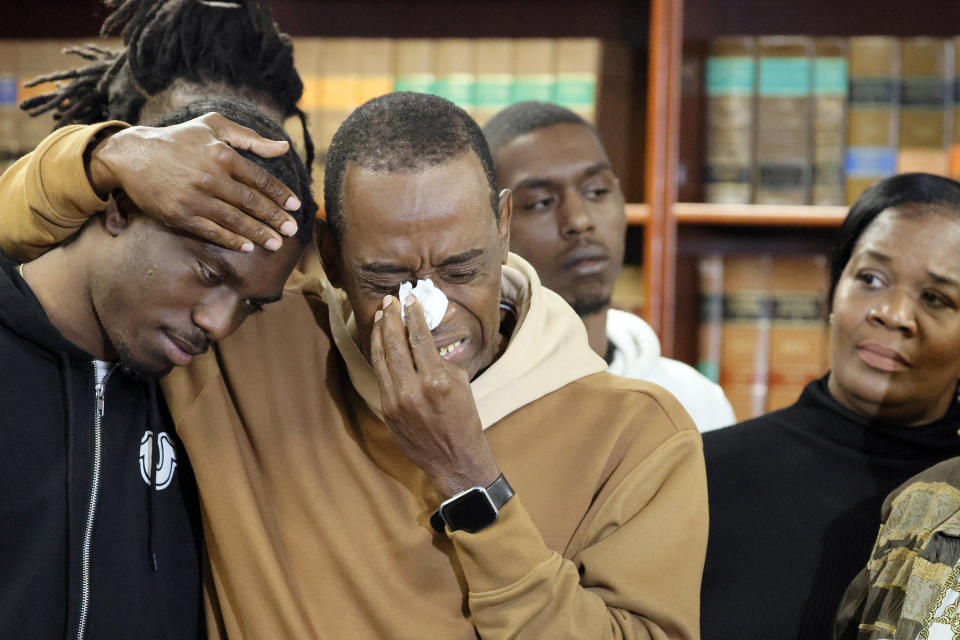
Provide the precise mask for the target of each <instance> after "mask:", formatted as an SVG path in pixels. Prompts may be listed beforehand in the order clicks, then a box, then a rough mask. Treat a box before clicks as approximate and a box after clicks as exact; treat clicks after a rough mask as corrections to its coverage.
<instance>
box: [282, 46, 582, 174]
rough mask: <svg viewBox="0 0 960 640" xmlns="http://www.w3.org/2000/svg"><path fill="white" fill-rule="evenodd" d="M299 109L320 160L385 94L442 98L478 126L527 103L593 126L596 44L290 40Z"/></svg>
mask: <svg viewBox="0 0 960 640" xmlns="http://www.w3.org/2000/svg"><path fill="white" fill-rule="evenodd" d="M293 43H294V61H295V64H296V66H297V69H298V70H299V72H300V75H301V77H302V78H303V83H304V93H303V98H302V100H301V108H302V109H303V110H304V112H306V114H307V117H308V122H309V123H310V126H309V129H310V133H311V135H312V136H313V139H314V143H315V145H316V147H317V150H318V152H319V154H318V155H319V157H320V158H321V159H322V156H323V150H324V149H326V147H327V146H328V145H329V142H330V139H331V138H332V137H333V134H334V133H335V132H336V130H337V127H339V126H340V123H341V122H343V120H344V119H345V118H346V117H347V115H349V113H350V112H351V111H352V110H353V109H355V108H356V107H357V106H359V105H360V104H362V103H363V102H365V101H366V100H368V99H370V98H373V97H375V96H378V95H381V94H384V93H388V92H390V91H416V92H421V93H431V94H434V95H439V96H441V97H444V98H447V99H448V100H451V101H452V102H454V103H456V104H458V105H459V106H461V107H462V108H463V109H465V110H466V111H467V112H468V113H470V115H471V116H473V117H474V119H475V120H477V122H479V123H480V124H481V125H483V124H485V123H486V122H487V121H488V120H489V119H490V117H491V116H493V115H494V114H495V113H497V112H498V111H500V110H501V109H503V108H505V107H507V106H509V105H511V104H514V103H516V102H521V101H524V100H539V101H543V102H553V103H556V104H560V105H562V106H565V107H568V108H569V109H571V110H573V111H574V112H576V113H578V114H579V115H581V116H582V117H584V118H585V119H586V120H587V121H588V122H593V121H594V114H595V107H596V89H597V79H598V75H599V67H600V58H601V41H600V40H597V39H593V38H529V39H528V38H489V39H486V38H475V39H468V38H437V39H421V38H411V39H386V38H294V40H293Z"/></svg>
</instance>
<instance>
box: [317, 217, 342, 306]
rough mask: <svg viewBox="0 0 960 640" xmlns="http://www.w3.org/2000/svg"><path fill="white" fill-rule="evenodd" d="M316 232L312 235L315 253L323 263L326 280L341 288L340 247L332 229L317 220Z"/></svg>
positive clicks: (324, 222) (327, 224)
mask: <svg viewBox="0 0 960 640" xmlns="http://www.w3.org/2000/svg"><path fill="white" fill-rule="evenodd" d="M317 223H318V224H317V230H316V233H315V234H314V237H315V238H316V243H317V251H319V253H320V262H321V263H323V272H324V273H326V274H327V280H329V281H330V284H332V285H333V286H335V287H336V288H338V289H342V288H343V272H342V271H341V269H340V246H339V245H338V244H337V239H336V238H335V237H334V236H333V228H332V227H331V226H330V223H329V222H327V221H326V220H317Z"/></svg>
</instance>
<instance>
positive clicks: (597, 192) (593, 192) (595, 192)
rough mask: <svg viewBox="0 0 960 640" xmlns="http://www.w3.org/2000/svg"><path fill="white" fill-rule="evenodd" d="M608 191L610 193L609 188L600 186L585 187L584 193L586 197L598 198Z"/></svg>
mask: <svg viewBox="0 0 960 640" xmlns="http://www.w3.org/2000/svg"><path fill="white" fill-rule="evenodd" d="M608 193H610V189H608V188H606V187H600V188H597V189H587V190H586V192H585V193H584V195H586V197H587V198H588V199H590V200H599V199H600V198H602V197H603V196H605V195H607V194H608Z"/></svg>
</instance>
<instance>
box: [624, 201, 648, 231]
mask: <svg viewBox="0 0 960 640" xmlns="http://www.w3.org/2000/svg"><path fill="white" fill-rule="evenodd" d="M649 219H650V207H649V206H647V205H645V204H628V205H627V223H628V224H631V225H634V226H641V227H642V226H643V225H645V224H647V221H648V220H649Z"/></svg>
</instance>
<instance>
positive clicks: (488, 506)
mask: <svg viewBox="0 0 960 640" xmlns="http://www.w3.org/2000/svg"><path fill="white" fill-rule="evenodd" d="M441 511H442V513H443V519H444V520H446V521H447V524H448V525H449V526H450V528H451V529H453V530H461V531H467V532H469V533H474V532H475V531H480V530H481V529H483V528H485V527H488V526H490V525H491V524H493V523H494V522H496V521H497V517H498V516H499V512H498V511H497V507H496V506H494V504H493V501H491V500H490V496H488V495H487V492H486V491H484V490H483V489H481V488H479V487H474V488H473V489H469V490H467V491H464V492H463V493H461V494H460V495H459V496H457V497H456V499H454V500H451V501H449V502H446V503H444V505H443V507H441Z"/></svg>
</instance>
